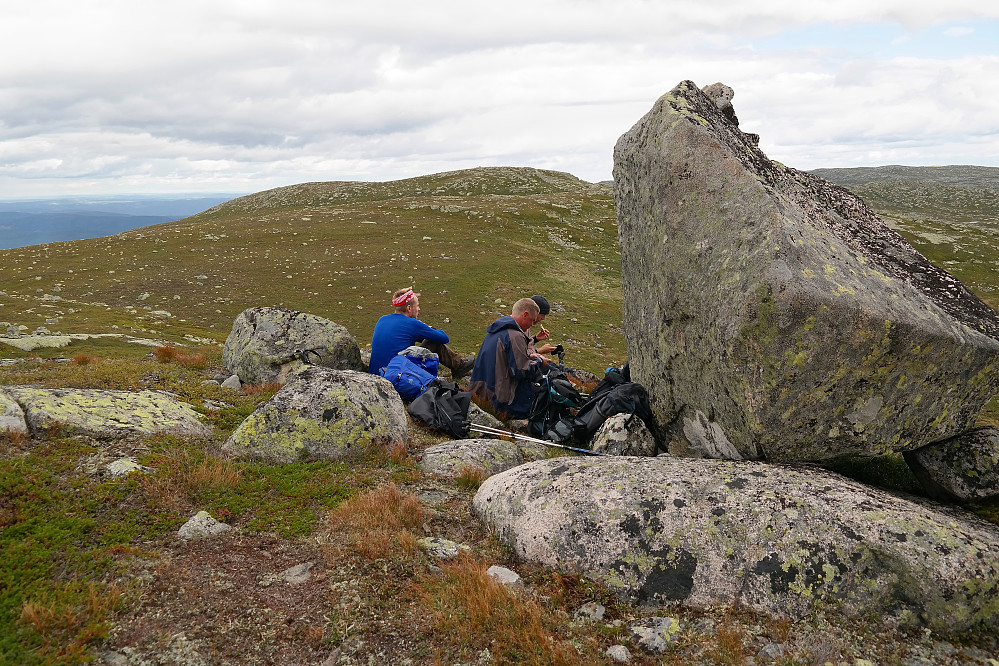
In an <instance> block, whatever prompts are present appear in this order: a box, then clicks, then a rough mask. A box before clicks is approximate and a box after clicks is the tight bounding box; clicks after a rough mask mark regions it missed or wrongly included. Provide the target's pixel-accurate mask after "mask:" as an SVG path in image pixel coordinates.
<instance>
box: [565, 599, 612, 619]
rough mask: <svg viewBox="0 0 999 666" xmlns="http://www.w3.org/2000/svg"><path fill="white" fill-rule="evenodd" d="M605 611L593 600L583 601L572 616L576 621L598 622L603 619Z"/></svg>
mask: <svg viewBox="0 0 999 666" xmlns="http://www.w3.org/2000/svg"><path fill="white" fill-rule="evenodd" d="M606 611H607V609H606V608H604V607H603V606H601V605H600V604H598V603H597V602H595V601H591V602H589V603H585V604H583V605H582V606H580V607H579V609H577V610H576V613H575V615H573V618H574V619H575V620H576V621H577V622H599V621H600V620H602V619H604V613H605V612H606Z"/></svg>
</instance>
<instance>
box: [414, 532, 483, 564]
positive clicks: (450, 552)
mask: <svg viewBox="0 0 999 666" xmlns="http://www.w3.org/2000/svg"><path fill="white" fill-rule="evenodd" d="M420 546H422V547H423V549H424V550H426V551H427V553H429V554H430V556H431V557H433V558H435V559H438V560H449V559H451V558H452V557H458V554H459V553H461V552H462V551H466V550H471V548H469V547H468V546H465V545H463V544H460V543H455V542H454V541H450V540H448V539H442V538H440V537H423V538H422V539H420Z"/></svg>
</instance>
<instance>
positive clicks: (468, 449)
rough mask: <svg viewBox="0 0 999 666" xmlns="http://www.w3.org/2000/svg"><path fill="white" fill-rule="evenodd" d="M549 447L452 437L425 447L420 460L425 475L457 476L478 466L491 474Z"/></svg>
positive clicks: (539, 456)
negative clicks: (447, 440)
mask: <svg viewBox="0 0 999 666" xmlns="http://www.w3.org/2000/svg"><path fill="white" fill-rule="evenodd" d="M549 450H550V449H549V447H547V446H545V445H544V444H535V443H533V442H523V441H517V442H509V441H507V440H503V439H456V440H453V441H450V442H443V443H441V444H436V445H434V446H431V447H428V448H427V449H426V450H424V451H423V455H422V457H421V459H420V470H421V471H423V472H424V473H426V474H439V475H441V476H451V477H454V476H458V475H459V474H461V473H462V470H465V469H481V470H482V471H484V472H485V473H486V474H489V475H492V474H497V473H499V472H503V471H506V470H508V469H512V468H514V467H516V466H517V465H523V464H524V463H525V462H528V461H531V460H541V459H543V458H545V457H546V456H547V455H548V452H549Z"/></svg>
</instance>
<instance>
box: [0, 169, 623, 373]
mask: <svg viewBox="0 0 999 666" xmlns="http://www.w3.org/2000/svg"><path fill="white" fill-rule="evenodd" d="M0 269H2V270H0V275H2V277H0V291H4V292H6V296H3V297H0V299H2V301H0V302H3V308H2V309H0V320H6V321H9V322H11V323H15V324H19V325H22V324H23V325H27V326H28V327H29V329H30V330H34V329H35V327H36V326H38V325H43V324H44V322H46V321H49V322H53V323H50V324H47V327H48V328H49V329H50V330H57V329H59V330H62V331H64V332H108V331H115V330H116V331H122V332H129V333H133V332H137V333H143V334H149V335H155V336H159V337H162V338H163V339H169V340H177V341H182V339H183V335H185V334H187V335H193V336H195V337H213V338H215V339H217V340H224V339H225V337H226V335H227V334H228V331H229V328H230V327H231V324H232V321H233V319H234V318H235V317H236V315H237V314H239V313H240V312H241V311H242V310H244V309H245V308H247V307H251V306H257V305H278V306H286V307H291V308H295V309H299V310H303V311H306V312H310V313H313V314H316V315H319V316H323V317H328V318H330V319H332V320H334V321H337V322H339V323H341V324H342V325H344V326H346V327H347V328H348V330H350V331H351V332H352V333H353V334H354V335H355V337H357V339H358V340H359V342H361V344H362V345H363V344H365V343H367V342H368V341H370V336H371V331H372V329H373V327H374V323H375V321H376V320H377V318H378V317H379V316H381V315H382V314H385V313H386V312H388V311H389V307H388V295H389V294H391V292H392V291H394V290H395V289H397V288H399V287H400V286H405V285H409V284H413V285H414V286H415V287H416V289H417V290H418V291H420V292H422V294H423V297H422V299H421V302H422V305H423V313H422V318H423V319H424V320H425V321H426V322H427V323H429V324H430V325H432V326H436V327H440V328H443V329H445V330H446V331H448V333H449V334H450V335H451V337H452V341H453V345H454V346H455V347H456V348H457V349H459V350H461V351H464V352H466V353H472V352H475V351H476V350H477V349H478V345H479V343H480V342H481V339H482V335H483V331H484V328H485V326H486V325H487V324H489V323H490V322H492V321H493V320H494V319H495V318H496V316H497V315H499V314H507V313H509V308H510V306H511V305H512V303H513V302H514V301H515V300H516V299H517V298H520V297H523V296H530V295H531V294H535V293H541V294H544V295H545V296H546V297H547V298H548V299H549V300H550V301H551V302H552V303H553V308H554V314H553V316H552V317H551V318H550V321H549V324H550V328H551V329H552V330H553V331H554V334H555V340H557V341H558V342H562V343H563V344H564V345H565V347H566V349H567V362H570V363H572V364H573V365H577V366H579V367H592V368H593V369H595V370H598V371H599V370H601V369H602V368H603V367H606V366H607V365H608V364H619V363H621V362H623V361H624V359H625V357H626V353H625V347H624V338H623V332H622V331H621V328H620V325H621V303H620V299H621V297H620V264H619V258H618V251H617V232H616V219H615V215H614V207H613V196H612V191H611V189H610V188H609V187H607V186H606V185H593V184H590V183H586V182H584V181H581V180H579V179H577V178H575V177H573V176H570V175H568V174H564V173H558V172H552V171H539V170H535V169H519V168H488V169H486V168H483V169H472V170H467V171H459V172H452V173H442V174H435V175H432V176H425V177H420V178H412V179H408V180H402V181H394V182H388V183H357V182H331V183H306V184H302V185H295V186H291V187H284V188H279V189H275V190H268V191H265V192H260V193H257V194H253V195H250V196H246V197H241V198H238V199H234V200H232V201H229V202H227V203H224V204H221V205H219V206H216V207H214V208H212V209H210V210H208V211H205V212H203V213H200V214H198V215H194V216H192V217H189V218H186V219H184V220H181V221H178V222H172V223H168V224H161V225H156V226H151V227H144V228H142V229H137V230H133V231H129V232H125V233H121V234H118V235H116V236H110V237H107V238H101V239H95V240H88V241H78V242H71V243H54V244H50V245H41V246H34V247H30V248H21V249H17V250H9V251H5V252H0ZM43 298H44V299H46V300H44V301H43V300H42V299H43ZM115 326H116V327H118V328H113V327H115ZM0 353H7V352H6V350H4V351H2V352H0Z"/></svg>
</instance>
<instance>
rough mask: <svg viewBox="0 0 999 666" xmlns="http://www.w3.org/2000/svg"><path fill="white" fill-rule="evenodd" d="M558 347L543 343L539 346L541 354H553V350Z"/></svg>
mask: <svg viewBox="0 0 999 666" xmlns="http://www.w3.org/2000/svg"><path fill="white" fill-rule="evenodd" d="M556 349H558V347H556V346H555V345H542V346H541V347H539V348H538V353H539V354H551V353H552V352H553V351H555V350H556Z"/></svg>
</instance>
